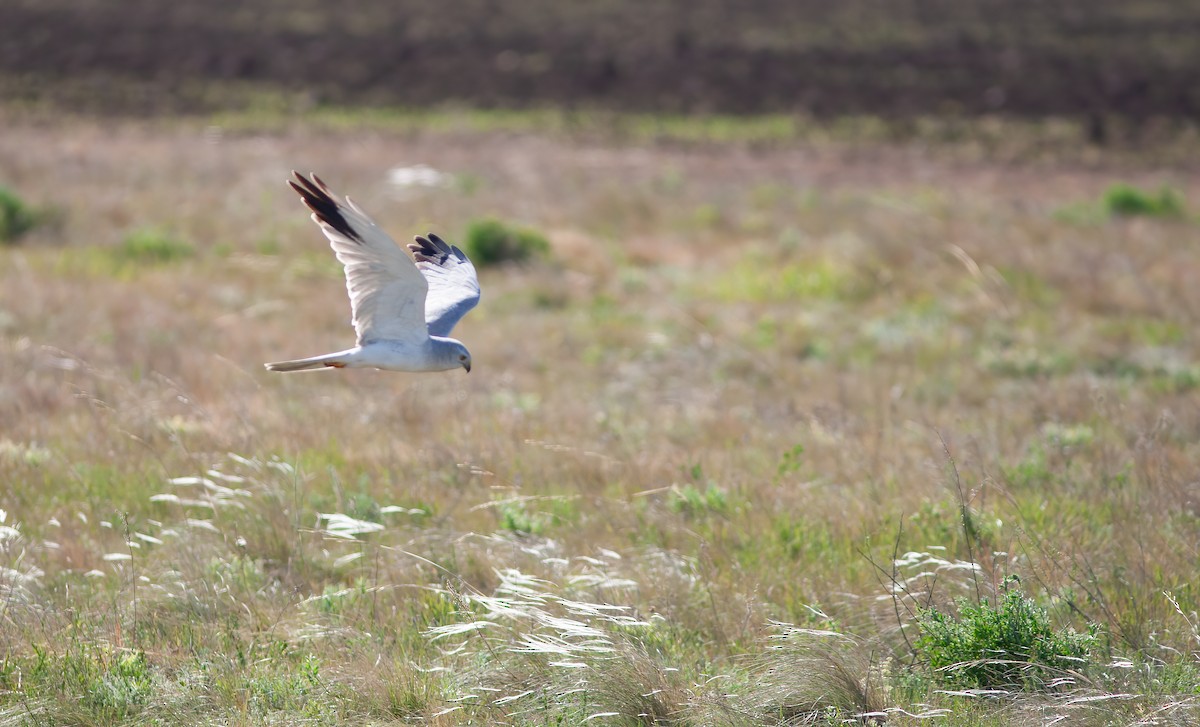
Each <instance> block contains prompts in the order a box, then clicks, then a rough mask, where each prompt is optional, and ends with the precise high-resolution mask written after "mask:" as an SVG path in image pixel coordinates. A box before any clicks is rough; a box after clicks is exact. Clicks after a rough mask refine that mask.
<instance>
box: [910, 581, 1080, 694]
mask: <svg viewBox="0 0 1200 727" xmlns="http://www.w3.org/2000/svg"><path fill="white" fill-rule="evenodd" d="M958 612H959V613H958V617H957V618H955V617H953V616H950V615H948V614H945V613H942V612H941V611H938V610H937V609H936V608H928V609H922V610H921V611H919V612H918V615H917V626H918V628H919V629H920V631H921V635H920V637H919V638H918V639H917V641H916V647H917V650H918V651H919V652H921V653H922V654H923V655H924V657H925V659H926V660H928V662H929V666H930V667H931V668H932V669H933V670H934V673H935V674H936V675H937V677H938V678H939V679H940V680H942V681H944V682H945V683H947V684H949V685H952V686H955V687H966V688H980V689H990V688H997V687H1011V686H1020V687H1022V688H1026V689H1037V688H1041V687H1045V686H1046V685H1047V684H1048V683H1049V682H1050V681H1051V680H1053V679H1055V678H1057V677H1059V676H1062V675H1063V674H1064V673H1065V672H1067V671H1079V670H1080V668H1081V667H1083V666H1084V665H1085V664H1086V662H1087V659H1088V657H1089V655H1090V652H1091V648H1092V645H1093V644H1094V643H1095V641H1096V631H1095V627H1094V626H1093V627H1090V628H1089V630H1088V633H1086V634H1080V633H1076V632H1075V631H1074V630H1073V629H1065V630H1063V629H1060V630H1058V631H1054V630H1053V629H1051V627H1050V619H1049V616H1047V614H1046V611H1045V610H1044V609H1042V608H1041V607H1039V606H1038V605H1037V604H1036V603H1034V602H1033V601H1032V600H1031V599H1029V598H1026V597H1025V596H1024V594H1022V593H1021V591H1020V590H1017V589H1013V590H1011V591H1008V592H1007V593H1005V594H1004V597H1003V598H1002V599H1001V600H1000V602H999V603H998V604H997V605H996V606H992V605H991V604H990V603H989V602H988V601H987V599H984V601H983V602H982V603H980V604H972V603H969V602H966V601H960V602H959V607H958Z"/></svg>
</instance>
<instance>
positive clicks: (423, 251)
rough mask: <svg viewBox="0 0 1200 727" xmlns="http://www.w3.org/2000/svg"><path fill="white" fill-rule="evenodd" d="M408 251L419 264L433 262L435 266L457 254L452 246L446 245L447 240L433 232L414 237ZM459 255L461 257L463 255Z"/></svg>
mask: <svg viewBox="0 0 1200 727" xmlns="http://www.w3.org/2000/svg"><path fill="white" fill-rule="evenodd" d="M408 249H409V250H410V251H411V252H412V254H413V259H415V260H416V261H417V262H431V263H433V264H434V265H441V264H443V263H444V262H446V259H447V258H449V257H450V256H451V255H454V254H456V253H455V251H454V248H453V247H452V246H450V245H448V244H446V241H445V240H443V239H442V238H440V237H438V236H437V235H435V234H434V233H432V232H430V233H427V234H426V235H424V236H422V235H417V236H416V237H414V238H413V242H412V243H409V245H408ZM458 255H459V257H461V253H459V254H458Z"/></svg>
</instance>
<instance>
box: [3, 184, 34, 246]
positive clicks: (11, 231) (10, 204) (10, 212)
mask: <svg viewBox="0 0 1200 727" xmlns="http://www.w3.org/2000/svg"><path fill="white" fill-rule="evenodd" d="M37 221H38V215H37V213H36V212H34V211H33V210H32V209H31V208H30V207H29V205H27V204H25V203H24V202H23V201H21V198H20V197H18V196H17V195H16V194H14V193H13V192H12V191H10V190H8V189H6V188H4V187H0V243H7V242H13V241H15V240H16V239H17V238H18V237H20V236H21V235H24V234H25V233H26V232H29V231H30V230H32V229H33V228H34V226H35V225H36V224H37Z"/></svg>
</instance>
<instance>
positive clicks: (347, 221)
mask: <svg viewBox="0 0 1200 727" xmlns="http://www.w3.org/2000/svg"><path fill="white" fill-rule="evenodd" d="M292 174H293V175H295V177H296V180H295V181H291V180H289V181H288V184H290V185H292V189H295V190H296V192H297V193H298V194H299V195H300V198H301V199H302V200H304V204H305V205H307V206H308V208H309V209H310V210H312V213H313V215H312V217H313V221H314V222H316V223H317V225H318V226H320V228H321V232H324V233H325V237H327V238H329V246H330V247H332V248H333V252H334V254H335V255H337V259H338V260H339V261H340V262H341V263H342V265H343V266H344V267H345V269H346V292H347V293H349V294H350V310H351V312H352V313H353V322H354V330H355V332H356V333H357V334H358V343H359V345H362V344H365V343H370V342H371V341H378V340H380V339H390V340H397V341H410V342H413V343H420V342H422V341H424V340H425V339H426V338H427V337H428V335H429V334H428V332H427V329H426V326H425V295H426V292H427V291H428V290H429V284H428V283H427V282H426V280H425V276H424V275H422V274H421V273H420V272H418V271H417V268H416V265H414V264H413V261H412V259H410V258H409V257H408V255H406V254H405V253H404V250H403V249H401V248H400V246H399V245H397V244H396V243H395V241H394V240H392V238H391V237H389V236H388V234H387V233H386V232H384V231H383V230H382V229H380V228H379V226H378V225H376V224H375V222H374V221H373V220H372V219H371V218H370V217H368V216H367V215H366V213H364V212H363V211H362V210H361V209H359V208H358V206H357V205H355V204H354V203H353V202H351V201H350V199H349V198H347V199H346V204H344V205H343V204H341V203H340V202H338V201H337V200H336V199H334V197H333V194H332V193H330V191H329V188H328V187H326V186H325V183H324V182H322V181H321V178H320V177H318V176H317V175H315V174H314V175H312V178H311V179H308V178H305V177H304V176H303V175H301V174H297V173H296V172H292Z"/></svg>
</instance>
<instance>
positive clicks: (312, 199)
mask: <svg viewBox="0 0 1200 727" xmlns="http://www.w3.org/2000/svg"><path fill="white" fill-rule="evenodd" d="M292 176H294V177H295V178H296V179H295V181H293V180H291V179H289V180H288V184H289V185H291V187H292V189H294V190H296V194H298V195H300V199H301V200H302V201H303V202H304V205H305V206H306V207H308V208H309V209H310V210H312V213H313V214H314V215H316V216H317V220H319V221H320V222H323V223H325V224H327V225H329V226H330V227H332V228H333V229H335V230H337V231H338V232H340V233H341V234H343V235H345V236H346V237H348V238H350V239H351V240H358V241H359V242H361V241H362V238H361V237H359V235H358V233H357V232H355V231H354V228H353V227H351V226H350V223H349V222H347V221H346V218H345V217H344V216H343V215H342V208H341V205H339V204H338V203H337V200H335V199H334V198H333V195H332V194H331V193H330V191H329V187H328V186H327V185H326V184H325V182H324V181H322V180H321V178H320V177H318V176H317V175H316V174H311V175H310V176H311V177H312V178H311V179H309V178H307V177H305V176H304V175H303V174H300V173H299V172H297V171H295V170H293V171H292Z"/></svg>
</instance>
